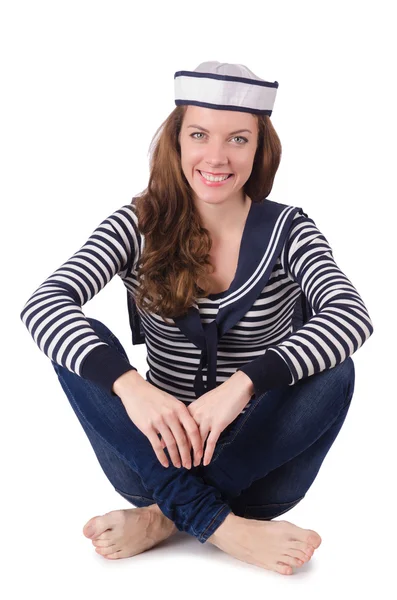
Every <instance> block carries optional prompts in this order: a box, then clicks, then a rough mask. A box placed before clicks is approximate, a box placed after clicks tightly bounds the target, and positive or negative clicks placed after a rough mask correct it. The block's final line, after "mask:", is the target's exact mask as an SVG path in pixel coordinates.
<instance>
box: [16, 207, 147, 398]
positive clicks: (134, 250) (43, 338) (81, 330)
mask: <svg viewBox="0 0 397 600" xmlns="http://www.w3.org/2000/svg"><path fill="white" fill-rule="evenodd" d="M140 243H141V241H140V234H139V231H138V225H137V217H136V214H135V211H134V208H133V206H132V205H130V204H127V205H125V206H122V207H121V208H119V209H118V210H116V211H115V212H114V213H112V214H111V215H110V216H109V217H107V218H106V219H104V220H103V221H102V222H101V223H100V224H99V225H98V227H97V228H96V229H95V230H94V231H93V233H92V234H91V236H90V237H89V238H88V240H87V241H86V242H85V244H84V245H83V246H82V247H81V248H80V250H78V251H77V252H76V253H75V254H74V255H73V256H71V258H69V259H68V260H67V261H66V262H65V263H64V264H63V265H62V266H61V267H59V269H57V270H56V271H55V272H54V273H53V274H52V275H50V276H49V277H48V278H47V279H46V280H45V281H44V282H43V283H41V284H40V286H39V287H38V288H37V290H36V291H35V292H34V293H33V294H32V295H31V296H30V298H29V299H28V301H27V302H26V304H25V306H24V307H23V309H22V312H21V314H20V318H21V320H22V321H23V323H24V324H25V325H26V327H27V329H28V331H29V333H30V334H31V336H32V338H33V340H34V342H35V343H36V344H37V346H38V347H39V348H40V350H42V352H44V354H45V355H46V356H48V358H50V359H51V360H52V361H53V362H55V363H57V364H59V365H61V366H63V367H66V368H67V369H69V371H72V372H73V373H75V374H77V375H79V376H80V377H83V378H84V379H87V380H89V381H91V382H93V383H95V384H97V385H99V386H100V387H102V388H104V389H105V390H106V391H108V392H110V393H111V394H112V395H115V394H114V393H113V392H112V385H113V383H114V381H116V379H117V378H118V377H120V375H122V374H123V373H125V372H127V371H129V370H135V371H136V370H137V369H136V368H135V367H134V366H133V365H131V364H130V363H129V362H128V361H126V360H124V358H123V357H122V356H120V354H119V353H118V352H117V351H116V350H115V349H114V348H113V347H111V346H109V345H108V344H106V343H105V342H103V341H102V340H101V339H100V338H99V337H98V335H97V334H96V332H95V331H94V329H93V328H92V327H91V325H90V323H89V321H88V320H87V319H86V318H85V315H84V313H83V311H82V308H81V307H82V306H83V305H84V304H85V303H86V302H88V300H90V299H91V298H93V297H94V296H95V295H96V294H98V292H99V291H100V290H101V289H103V288H104V287H105V286H106V285H107V283H108V282H109V281H110V280H111V279H112V278H113V277H114V276H115V275H116V274H119V275H120V276H122V275H123V274H125V273H127V272H128V270H129V269H130V268H131V264H132V263H133V261H134V260H135V259H136V257H137V256H138V255H139V248H140Z"/></svg>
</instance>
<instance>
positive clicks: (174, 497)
mask: <svg viewBox="0 0 397 600" xmlns="http://www.w3.org/2000/svg"><path fill="white" fill-rule="evenodd" d="M89 321H90V324H91V326H92V327H93V328H94V330H95V331H96V333H97V334H98V336H99V337H100V338H101V339H102V340H103V341H104V342H106V343H107V344H109V345H112V346H113V347H114V348H116V349H117V350H118V351H119V352H121V353H122V354H123V355H124V357H126V354H125V351H124V349H123V348H122V346H121V344H120V342H119V341H118V340H117V338H116V337H115V336H114V335H113V334H112V332H111V331H109V329H108V328H107V327H105V326H104V325H103V324H102V323H100V321H97V320H96V319H89ZM52 364H53V367H54V369H55V371H56V373H57V375H58V378H59V381H60V383H61V385H62V388H63V390H64V392H65V394H66V396H67V397H68V400H69V402H70V404H71V406H72V408H73V410H74V411H75V413H76V415H77V416H78V418H79V421H80V423H82V424H83V423H84V430H85V431H86V432H87V433H90V436H89V437H90V441H91V439H94V433H95V439H96V440H98V439H100V440H101V444H100V446H101V448H102V451H101V448H100V447H98V444H96V447H94V450H95V451H96V452H98V454H97V456H98V458H99V460H102V459H103V457H104V456H107V459H106V461H105V464H104V465H103V469H104V471H105V473H106V474H107V475H108V474H110V479H111V481H112V482H115V483H116V482H118V485H123V487H124V488H126V486H127V481H126V480H125V479H124V476H127V477H128V472H127V473H126V472H123V473H121V471H120V468H121V464H122V463H125V464H126V465H127V466H128V467H129V468H130V469H131V471H134V472H135V473H137V474H138V476H139V479H140V482H141V484H140V485H141V486H143V487H144V489H146V490H147V491H148V492H149V496H147V497H148V498H153V501H154V502H155V503H157V504H158V506H159V507H160V509H161V511H162V513H163V514H164V515H165V516H166V517H168V519H170V520H171V521H173V522H174V523H175V526H176V527H177V528H178V529H179V531H186V532H187V533H189V534H190V535H193V536H194V537H196V538H197V539H198V540H199V541H200V542H201V543H205V542H206V541H207V539H208V538H209V537H210V536H211V535H212V534H213V532H214V531H215V530H216V529H217V528H218V527H219V525H221V523H222V522H223V521H224V520H225V518H226V517H227V515H228V514H229V513H230V512H231V509H230V507H229V506H228V505H227V504H226V503H225V502H223V500H222V499H221V494H220V492H219V490H218V489H217V488H215V487H213V486H211V485H208V484H206V483H204V482H203V481H202V479H201V478H198V477H195V475H194V470H195V468H194V467H192V469H191V470H189V469H185V468H184V467H181V468H179V469H178V468H177V467H174V465H173V464H172V462H171V460H170V458H169V455H168V454H167V458H168V459H169V463H170V464H169V467H168V468H166V467H163V466H162V465H161V463H160V462H159V460H158V458H157V456H156V454H155V452H154V450H153V448H152V445H151V444H150V442H149V440H148V439H147V437H146V436H145V435H144V434H143V433H142V432H141V431H140V430H139V429H138V428H137V427H136V425H135V424H134V423H133V422H132V421H131V419H130V418H129V416H128V414H127V412H126V410H125V408H124V405H123V404H122V402H121V400H120V398H119V397H118V396H111V395H110V394H109V393H108V392H105V391H103V390H102V389H101V388H99V387H98V386H96V385H94V384H92V383H91V382H89V381H87V380H85V379H83V378H82V377H79V376H78V375H76V374H75V373H72V372H71V371H69V370H68V369H66V368H65V367H62V366H60V365H58V364H56V363H54V362H52ZM91 433H92V435H91ZM104 449H109V450H110V451H111V454H110V455H108V454H106V450H105V454H104V451H103V450H104ZM165 452H166V453H167V449H166V448H165ZM112 454H115V455H116V456H117V457H118V458H119V459H120V460H119V461H118V462H117V465H116V472H112V465H111V462H109V460H110V461H111V458H109V456H111V455H112ZM197 468H198V467H197ZM190 471H191V472H190ZM108 476H109V475H108ZM118 477H120V478H121V479H118ZM136 482H137V480H136V477H135V478H134V483H132V484H131V485H133V486H135V485H136ZM113 485H114V484H113ZM129 485H130V484H129ZM129 489H131V488H130V487H129ZM134 490H135V487H134V488H132V491H134ZM141 490H142V487H141ZM122 491H124V490H122ZM131 495H133V496H134V495H137V494H131ZM139 495H141V494H139ZM144 497H145V498H146V494H145V496H144Z"/></svg>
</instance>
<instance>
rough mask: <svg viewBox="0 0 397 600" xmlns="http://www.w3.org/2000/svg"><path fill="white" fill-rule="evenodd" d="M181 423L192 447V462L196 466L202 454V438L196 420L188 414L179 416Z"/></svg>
mask: <svg viewBox="0 0 397 600" xmlns="http://www.w3.org/2000/svg"><path fill="white" fill-rule="evenodd" d="M181 423H182V425H183V427H184V428H185V431H186V433H187V438H188V440H189V444H190V449H191V448H192V447H193V454H194V459H193V460H194V464H195V465H196V466H197V465H198V464H199V463H200V460H201V458H202V456H203V440H202V438H201V434H200V430H199V428H198V425H197V423H196V421H195V420H194V419H193V417H192V416H191V415H189V414H184V415H182V416H181Z"/></svg>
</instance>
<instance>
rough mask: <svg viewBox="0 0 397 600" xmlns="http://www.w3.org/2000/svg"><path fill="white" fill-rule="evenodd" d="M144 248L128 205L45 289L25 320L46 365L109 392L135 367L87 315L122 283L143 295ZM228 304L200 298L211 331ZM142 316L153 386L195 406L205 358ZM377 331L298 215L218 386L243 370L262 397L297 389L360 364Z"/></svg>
mask: <svg viewBox="0 0 397 600" xmlns="http://www.w3.org/2000/svg"><path fill="white" fill-rule="evenodd" d="M143 248H144V238H143V236H142V234H141V233H140V232H139V230H138V219H137V215H136V212H135V207H134V205H133V204H127V205H124V206H122V207H121V208H119V209H117V210H116V211H114V212H113V213H112V214H111V215H110V216H108V217H107V218H106V219H104V220H103V221H102V222H101V223H100V224H99V225H98V226H97V228H96V229H95V230H94V231H93V233H92V234H91V236H90V237H89V238H88V240H87V241H86V242H85V244H84V245H83V246H82V247H81V248H80V249H79V250H78V251H77V252H76V253H75V254H74V255H73V256H72V257H71V258H69V259H68V260H67V261H66V262H65V263H64V264H63V265H62V266H60V267H59V268H58V269H57V270H56V271H55V272H54V273H53V274H52V275H50V276H49V277H48V278H47V279H46V280H45V281H44V282H43V283H41V284H40V285H39V287H38V288H37V289H36V290H35V291H34V292H33V294H32V295H31V296H30V298H29V299H28V300H27V302H26V304H25V305H24V307H23V309H22V312H21V315H20V317H21V320H22V321H23V322H24V324H25V325H26V327H27V329H28V330H29V332H30V334H31V336H32V337H33V340H34V341H35V343H36V344H37V345H38V347H39V348H40V350H42V351H43V352H44V353H45V354H46V356H48V357H49V358H50V359H51V360H52V361H54V362H55V363H57V364H59V365H61V366H63V367H66V368H67V369H69V370H70V371H72V372H74V373H76V374H77V375H79V376H81V377H83V378H85V379H88V380H90V381H92V382H93V383H96V384H97V385H101V386H103V387H104V388H106V390H107V391H108V392H110V393H113V392H112V391H111V390H112V385H113V383H114V381H115V380H116V379H117V378H118V377H119V376H120V375H122V374H123V373H125V372H126V371H128V370H131V369H135V367H134V366H133V365H131V364H130V363H129V362H127V361H126V360H125V359H124V358H123V357H122V356H121V355H120V354H119V353H118V352H117V350H116V349H114V348H113V347H111V346H109V345H108V344H106V343H105V342H103V341H102V340H101V339H100V338H99V337H98V335H97V334H96V332H95V331H94V330H93V328H92V327H91V325H90V323H89V321H87V319H86V317H85V315H84V313H83V311H82V306H83V305H84V304H85V303H86V302H88V300H90V299H91V298H93V296H94V295H95V294H97V293H98V292H99V291H100V290H101V289H103V288H104V287H105V285H106V284H107V283H108V282H109V281H110V280H111V279H112V278H113V277H114V276H115V275H119V276H120V277H121V279H122V281H123V283H124V285H125V287H126V288H127V290H128V293H131V294H133V295H134V293H135V292H136V289H137V285H138V280H137V264H138V260H139V257H140V255H141V253H142V250H143ZM301 290H303V292H304V294H305V295H306V298H307V299H308V302H309V303H310V305H311V307H312V309H313V312H314V314H313V316H312V317H311V318H310V319H309V321H308V322H307V323H305V324H304V325H303V326H302V327H300V328H299V329H298V330H296V331H293V327H292V315H293V311H294V307H295V303H296V300H297V298H298V297H299V295H300V293H301ZM223 295H224V293H221V294H210V295H209V296H208V297H207V298H198V299H196V302H197V307H198V310H199V313H200V318H201V320H202V323H203V325H204V324H206V323H210V322H211V321H213V320H214V319H215V317H216V314H217V311H218V309H219V303H220V301H221V299H222V297H223ZM139 314H140V317H141V321H142V325H143V329H144V333H145V344H146V349H147V362H148V366H149V370H148V371H147V373H146V379H147V381H148V382H149V383H151V384H153V385H154V386H156V387H158V388H160V389H162V390H164V391H166V392H168V393H170V394H172V395H173V396H175V397H176V398H177V399H179V400H181V401H183V402H185V404H189V403H190V402H191V401H193V400H195V399H196V395H195V392H194V388H193V382H194V378H195V375H196V372H197V369H198V366H199V361H200V355H201V350H200V349H199V348H197V347H196V346H195V345H194V344H193V343H192V342H191V341H190V340H189V339H187V338H186V336H185V335H184V334H183V332H182V331H181V330H180V329H179V328H178V327H177V325H176V324H175V322H174V321H173V319H170V318H168V319H167V320H168V321H169V323H167V322H164V320H163V319H162V318H161V317H160V316H159V315H155V314H153V313H150V312H142V311H141V310H139ZM372 332H373V325H372V322H371V319H370V317H369V314H368V311H367V309H366V307H365V305H364V302H363V301H362V299H361V297H360V295H359V294H358V292H357V290H356V289H355V288H354V286H353V285H352V283H351V282H350V281H349V279H348V278H347V277H346V275H344V273H343V272H342V271H341V270H340V268H339V267H338V266H337V265H336V263H335V261H334V259H333V255H332V250H331V247H330V245H329V244H328V241H327V240H326V238H325V237H324V235H323V234H322V233H321V232H320V231H319V229H318V228H317V227H316V225H315V223H314V221H313V220H312V219H310V218H309V217H307V216H302V215H301V214H299V213H296V214H295V216H294V219H293V221H292V226H291V229H290V231H289V234H288V237H287V239H286V242H285V244H284V246H283V249H282V252H281V254H280V256H279V257H278V259H277V261H276V263H275V265H274V268H273V270H272V273H271V276H270V278H269V280H268V281H267V283H266V285H265V287H264V289H263V290H262V292H261V293H260V295H259V296H258V297H257V299H256V300H255V302H254V303H253V305H252V306H251V308H250V310H249V311H248V312H247V313H246V314H245V315H244V316H243V318H242V319H241V320H240V321H239V322H238V323H237V324H236V325H235V326H234V327H232V328H231V329H229V330H228V331H227V332H226V333H225V335H224V336H222V337H221V339H219V343H218V353H217V379H216V381H217V385H220V384H221V383H223V382H225V381H226V380H227V379H229V377H230V376H231V375H232V374H233V373H235V372H236V371H237V370H242V371H243V372H245V373H246V374H247V375H248V376H249V377H250V378H251V379H252V381H253V383H254V386H255V391H256V392H257V391H258V390H260V391H261V392H262V391H263V390H264V389H270V388H271V387H274V386H276V384H277V383H279V384H285V383H287V384H288V385H294V384H295V383H296V382H297V381H299V380H300V379H302V378H304V377H308V376H310V375H313V374H315V373H319V372H321V371H323V370H325V369H328V368H332V367H334V366H336V365H337V364H339V363H340V362H342V361H343V360H345V359H346V358H347V357H348V356H351V355H352V354H353V353H354V352H355V351H356V350H358V348H360V346H362V344H363V343H364V342H365V341H366V340H367V339H368V338H369V337H370V335H371V334H372ZM269 346H271V350H269V351H268V352H266V350H267V348H268V347H269ZM269 353H270V354H271V355H272V357H271V359H272V361H273V363H272V371H273V377H272V385H271V386H270V387H269V385H268V381H267V380H266V369H264V368H263V366H264V364H265V362H264V359H265V357H266V354H267V357H269ZM274 373H276V381H275V379H274V377H275V376H274ZM277 373H279V374H280V376H279V381H278V382H277ZM204 374H205V370H204V371H203V375H204ZM248 406H249V404H248V405H247V406H246V407H245V408H244V410H243V411H242V412H244V411H245V410H246V408H248Z"/></svg>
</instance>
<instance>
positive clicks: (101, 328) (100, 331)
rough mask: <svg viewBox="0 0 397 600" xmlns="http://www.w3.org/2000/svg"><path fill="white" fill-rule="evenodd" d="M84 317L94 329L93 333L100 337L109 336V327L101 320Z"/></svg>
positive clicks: (110, 333) (110, 334)
mask: <svg viewBox="0 0 397 600" xmlns="http://www.w3.org/2000/svg"><path fill="white" fill-rule="evenodd" d="M86 319H87V321H88V322H89V324H90V325H91V327H92V328H93V330H94V331H95V333H96V334H97V335H98V336H99V337H100V338H101V339H107V338H109V339H110V338H111V336H112V335H113V333H112V332H111V331H110V329H109V327H106V325H105V324H104V323H102V321H98V319H93V318H92V317H86Z"/></svg>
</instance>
